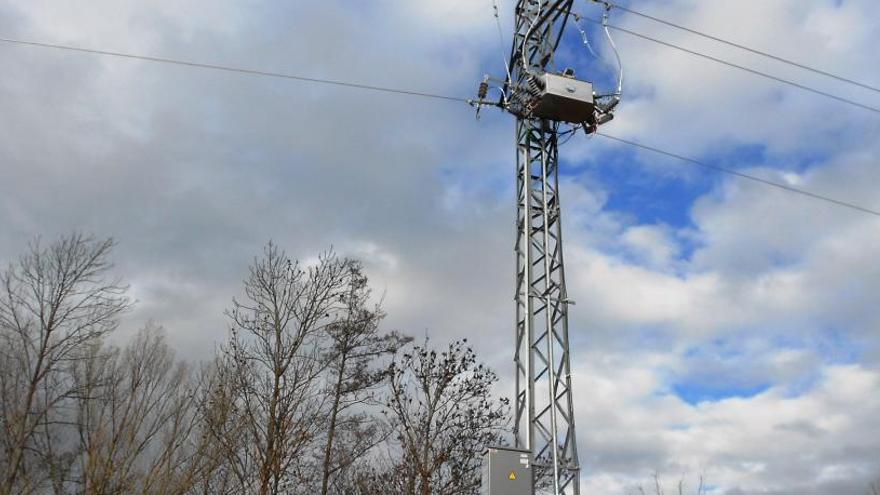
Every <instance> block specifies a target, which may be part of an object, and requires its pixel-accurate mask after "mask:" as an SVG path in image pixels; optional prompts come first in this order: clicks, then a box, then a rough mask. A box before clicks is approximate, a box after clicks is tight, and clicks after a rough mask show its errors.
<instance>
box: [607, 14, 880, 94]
mask: <svg viewBox="0 0 880 495" xmlns="http://www.w3.org/2000/svg"><path fill="white" fill-rule="evenodd" d="M605 3H607V5H609V6H611V7H613V8H616V9H620V10H622V11H624V12H629V13H630V14H634V15H637V16H640V17H643V18H645V19H650V20H652V21H654V22H659V23H660V24H665V25H667V26H670V27H673V28H676V29H680V30H682V31H686V32H688V33H691V34H695V35H697V36H701V37H703V38H706V39H710V40H712V41H717V42H718V43H722V44H725V45H728V46H732V47H734V48H739V49H740V50H745V51H747V52H749V53H753V54H755V55H760V56H762V57H766V58H769V59H771V60H775V61H777V62H782V63H784V64H787V65H791V66H793V67H797V68H799V69H803V70H807V71H810V72H813V73H816V74H819V75H822V76H825V77H830V78H832V79H835V80H837V81H841V82H845V83H847V84H852V85H853V86H858V87H860V88H864V89H869V90H871V91H875V92H877V93H880V88H878V87H877V86H872V85H870V84H866V83H863V82H859V81H856V80H853V79H850V78H847V77H843V76H839V75H837V74H834V73H831V72H828V71H826V70H822V69H818V68H816V67H812V66H809V65H806V64H802V63H799V62H795V61H793V60H790V59H787V58H784V57H780V56H779V55H774V54H772V53H768V52H765V51H761V50H758V49H756V48H752V47H750V46H746V45H743V44H740V43H736V42H733V41H730V40H726V39H724V38H719V37H717V36H713V35H711V34H708V33H704V32H702V31H698V30H696V29H692V28H689V27H686V26H682V25H680V24H676V23H674V22H671V21H667V20H665V19H660V18H658V17H654V16H652V15H648V14H645V13H644V12H639V11H637V10H633V9H631V8H629V7H624V6H623V5H618V4H616V3H612V2H605Z"/></svg>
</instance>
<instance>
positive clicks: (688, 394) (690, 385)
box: [672, 381, 770, 406]
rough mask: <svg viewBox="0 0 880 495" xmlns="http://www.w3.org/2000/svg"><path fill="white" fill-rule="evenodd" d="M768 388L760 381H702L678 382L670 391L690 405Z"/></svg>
mask: <svg viewBox="0 0 880 495" xmlns="http://www.w3.org/2000/svg"><path fill="white" fill-rule="evenodd" d="M769 388H770V385H769V384H766V383H762V384H758V385H752V386H744V387H737V386H727V385H726V384H723V383H717V384H708V383H702V382H688V381H684V382H679V383H676V384H674V385H672V392H673V393H674V394H675V395H676V396H677V397H678V398H680V399H681V400H683V401H685V402H687V403H688V404H690V405H694V406H695V405H697V404H699V403H701V402H718V401H721V400H724V399H731V398H742V399H748V398H751V397H755V396H756V395H759V394H761V393H763V392H765V391H767V390H768V389H769Z"/></svg>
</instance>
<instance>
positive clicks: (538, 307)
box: [511, 0, 580, 495]
mask: <svg viewBox="0 0 880 495" xmlns="http://www.w3.org/2000/svg"><path fill="white" fill-rule="evenodd" d="M566 3H570V2H565V1H557V2H550V1H547V0H538V1H537V2H530V1H529V0H521V1H520V2H519V4H518V5H517V16H516V24H515V29H516V32H515V36H514V47H517V46H518V47H519V48H520V50H525V54H521V53H520V54H517V53H514V55H513V56H512V57H511V58H512V65H511V78H512V79H513V80H514V81H516V82H517V83H519V84H527V81H526V80H527V78H528V77H529V74H528V69H530V68H529V67H525V66H524V65H523V59H525V62H526V63H528V64H534V65H537V66H538V69H539V70H541V71H543V70H545V69H546V65H547V64H548V63H549V62H550V60H551V59H552V58H553V51H554V50H555V45H556V40H557V39H558V37H559V36H561V31H562V29H564V26H558V24H562V23H564V22H565V20H564V19H560V17H561V16H563V15H565V12H566V11H564V10H562V8H563V7H564V6H565V4H566ZM555 9H558V10H555ZM542 17H543V18H544V19H545V20H543V24H542V25H540V28H539V29H540V30H539V32H538V33H537V34H532V33H530V32H529V31H530V30H532V31H534V29H533V25H535V26H537V25H538V23H539V22H541V21H542ZM514 51H518V50H514ZM517 55H519V56H517ZM557 145H558V141H557V133H556V132H555V130H554V126H553V123H552V122H550V121H548V120H546V119H540V118H539V119H535V118H527V117H517V120H516V148H517V150H516V161H517V181H516V188H517V220H516V221H517V243H516V294H515V300H516V354H515V356H514V360H515V365H516V400H515V415H514V436H515V441H516V446H517V447H520V448H524V449H526V450H530V451H532V455H533V456H534V459H535V461H534V462H535V468H536V473H538V476H537V478H536V480H537V482H538V484H539V485H546V484H549V483H552V485H551V486H545V487H544V488H551V489H552V490H553V491H552V493H554V494H568V493H571V494H573V495H578V494H579V493H580V483H579V479H578V478H579V472H580V464H579V461H578V452H577V436H576V435H575V419H574V405H573V404H572V390H571V360H570V353H569V349H570V347H569V340H568V305H569V302H570V301H569V300H568V293H567V292H566V290H565V269H564V263H563V258H562V223H561V218H560V208H559V174H558V172H559V162H558V157H559V154H558V147H557ZM542 474H545V475H549V476H546V477H545V476H542ZM549 478H552V479H549ZM542 482H543V483H542ZM548 482H549V483H548Z"/></svg>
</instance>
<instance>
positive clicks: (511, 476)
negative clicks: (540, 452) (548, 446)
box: [481, 447, 535, 495]
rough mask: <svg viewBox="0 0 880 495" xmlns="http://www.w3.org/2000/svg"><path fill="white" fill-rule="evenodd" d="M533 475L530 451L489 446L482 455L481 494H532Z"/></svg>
mask: <svg viewBox="0 0 880 495" xmlns="http://www.w3.org/2000/svg"><path fill="white" fill-rule="evenodd" d="M533 476H534V475H533V473H532V454H531V452H529V451H527V450H519V449H512V448H508V447H491V448H489V449H488V450H487V451H486V453H485V454H484V455H483V486H482V492H481V495H534V493H535V491H534V477H533Z"/></svg>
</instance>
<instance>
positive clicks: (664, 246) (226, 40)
mask: <svg viewBox="0 0 880 495" xmlns="http://www.w3.org/2000/svg"><path fill="white" fill-rule="evenodd" d="M576 5H577V6H578V7H577V8H578V10H579V11H582V12H584V13H585V14H588V15H590V16H596V15H599V13H600V12H599V11H597V8H596V7H595V6H591V5H590V4H589V3H588V2H586V1H584V0H579V1H578V2H576ZM629 5H630V6H631V7H633V8H636V9H639V10H642V11H646V12H650V13H652V14H654V15H657V16H659V17H662V18H666V19H670V20H673V21H675V22H679V23H682V24H685V25H687V26H693V27H697V28H699V29H702V30H704V31H708V32H711V33H713V34H716V35H718V36H721V37H724V38H729V39H731V40H736V41H739V42H742V43H746V44H748V45H750V46H754V47H757V48H761V49H765V50H768V51H772V52H773V53H777V54H780V55H782V56H785V57H789V58H792V59H795V60H798V61H802V62H804V63H807V64H810V65H814V66H817V67H820V68H823V69H826V70H829V71H831V72H834V73H837V74H841V75H843V76H846V77H849V78H852V79H856V80H859V81H863V82H866V83H869V84H873V85H874V86H880V64H878V63H877V49H876V47H877V46H880V3H878V2H876V1H875V0H809V1H803V0H745V1H733V0H711V1H710V0H700V1H697V0H664V1H648V0H643V1H632V2H630V3H629ZM500 6H501V8H502V9H501V10H502V19H501V20H502V23H503V25H504V29H505V31H508V30H509V29H510V24H511V17H512V15H511V14H512V6H513V2H512V0H500ZM612 19H613V22H614V23H616V24H618V25H621V26H626V27H628V28H629V29H632V30H635V31H638V32H640V33H644V34H649V35H651V36H656V37H658V38H662V39H664V40H667V41H670V42H674V43H680V44H683V45H686V46H688V47H691V48H694V49H698V50H702V51H705V52H707V53H711V54H713V55H715V56H717V57H722V58H724V59H727V60H730V61H732V62H735V63H738V64H742V65H747V66H749V67H752V68H754V69H757V70H762V71H767V72H772V73H773V74H775V75H777V76H779V77H784V78H788V79H791V80H794V81H797V82H799V83H801V84H807V85H811V86H815V87H816V88H818V89H821V90H823V91H828V92H833V93H835V94H837V95H840V96H842V97H845V98H850V99H853V100H857V101H859V102H862V103H864V104H867V105H872V106H880V94H878V92H874V91H871V90H866V89H864V88H856V87H853V86H852V85H847V84H844V83H841V82H839V81H834V80H831V79H828V78H823V77H820V76H818V75H815V74H811V73H809V72H804V71H800V70H796V69H793V68H791V67H787V66H785V65H781V64H778V63H775V62H772V61H768V60H765V59H761V58H758V57H755V56H754V55H749V54H744V53H742V52H738V51H735V50H733V49H731V48H729V47H724V46H721V45H718V44H717V43H712V42H709V41H706V40H702V39H700V38H696V37H694V36H692V35H688V34H686V33H682V32H677V31H674V30H671V29H669V28H668V27H664V26H662V25H659V24H655V23H651V22H650V21H648V20H645V19H641V18H638V17H635V16H632V15H628V14H626V13H623V12H614V13H613V14H612ZM505 36H506V37H507V40H508V41H509V36H508V35H507V34H505ZM590 36H591V38H592V39H593V44H594V47H595V48H596V51H597V52H599V56H600V58H598V59H596V58H594V57H593V56H592V55H591V54H590V53H589V52H588V51H587V50H586V49H585V48H584V47H583V45H582V44H580V42H579V35H578V33H577V32H576V31H575V30H573V29H572V30H570V33H569V36H568V37H567V38H566V40H565V43H564V44H563V46H562V47H561V49H560V55H559V57H560V61H561V62H560V63H562V62H565V63H566V64H568V65H571V66H574V67H577V68H578V69H579V74H581V75H582V76H583V77H586V78H589V79H594V80H596V81H598V82H601V83H606V84H607V83H609V82H610V81H611V80H612V79H613V77H614V69H613V66H612V65H611V64H610V62H611V60H612V58H611V55H610V52H609V51H608V45H607V43H606V42H604V41H603V39H602V38H601V37H600V36H599V34H598V33H597V32H596V31H595V29H594V28H592V27H591V28H590ZM0 37H7V38H18V39H30V40H38V41H46V42H53V43H66V44H72V45H76V46H82V47H90V48H98V49H104V50H114V51H121V52H131V53H140V54H146V55H153V56H160V57H169V58H179V59H186V60H193V61H200V62H205V63H216V64H225V65H232V66H239V67H247V68H253V69H262V70H269V71H279V72H287V73H294V74H301V75H306V76H312V77H326V78H331V79H344V80H351V81H357V82H363V83H368V84H375V85H384V86H391V87H398V88H404V89H412V90H417V91H428V92H433V93H441V94H448V95H454V96H465V97H467V96H470V95H471V94H472V93H473V92H474V88H475V86H476V83H477V82H478V81H479V79H480V78H481V77H482V75H483V74H484V73H487V72H490V73H494V74H496V75H500V74H502V73H503V66H502V64H501V57H502V48H501V46H500V41H499V39H498V32H497V30H496V26H495V23H494V19H493V17H492V2H491V0H371V1H352V0H349V1H346V0H295V1H287V2H281V1H271V0H249V1H232V0H211V1H208V0H183V1H181V0H150V1H143V0H91V1H89V2H69V1H62V0H11V1H9V0H7V1H5V2H0ZM616 39H617V42H618V44H619V46H620V51H621V55H622V58H623V61H624V64H625V67H626V86H625V91H626V98H625V99H624V102H623V103H622V105H621V107H620V111H619V112H618V115H617V119H615V121H614V122H612V123H611V124H609V125H608V126H607V127H606V128H605V132H607V133H609V134H614V135H616V136H620V137H623V138H627V139H633V140H637V141H640V142H643V143H646V144H649V145H655V146H658V147H661V148H664V149H667V150H670V151H674V152H677V153H681V154H684V155H687V156H691V157H694V158H698V159H701V160H704V161H707V162H710V163H712V164H716V165H721V166H725V167H730V168H733V169H736V170H740V171H743V172H747V173H751V174H755V175H758V176H761V177H764V178H767V179H771V180H775V181H779V182H783V183H786V184H790V185H792V186H795V187H799V188H804V189H808V190H810V191H813V192H816V193H820V194H825V195H829V196H833V197H835V198H838V199H841V200H845V201H849V202H852V203H857V204H860V205H862V206H864V207H867V208H872V209H875V210H878V209H880V193H878V189H877V184H878V183H880V164H878V160H877V158H876V157H877V154H878V152H880V140H878V139H877V136H878V134H880V115H878V114H877V113H872V112H869V111H866V110H864V109H859V108H856V107H853V106H848V105H845V104H843V103H840V102H836V101H834V100H831V99H828V98H823V97H821V96H818V95H815V94H810V93H807V92H804V91H801V90H798V89H796V88H793V87H789V86H785V85H781V84H779V83H776V82H772V81H768V80H764V79H761V78H759V77H756V76H754V75H752V74H747V73H743V72H738V71H736V70H733V69H730V68H727V67H724V66H721V65H718V64H715V63H712V62H709V61H706V60H700V59H698V58H694V57H692V56H690V55H687V54H684V53H678V52H675V51H672V50H670V49H668V48H664V47H662V46H659V45H656V44H653V43H649V42H646V41H644V40H639V39H636V38H632V37H628V36H627V35H625V34H619V35H618V36H617V38H616ZM0 60H2V63H3V69H2V70H0V260H3V261H4V262H6V261H7V260H9V259H12V258H13V257H15V256H16V255H17V254H18V253H20V252H21V251H22V250H23V249H24V248H25V246H26V244H27V241H28V240H29V239H32V238H33V237H34V236H42V237H43V238H46V239H51V238H54V237H56V236H58V235H60V234H63V233H66V232H69V231H71V230H72V229H79V230H83V231H86V232H89V233H93V234H95V235H96V236H102V237H106V236H112V237H114V238H116V239H117V240H118V241H119V245H118V248H117V250H116V252H115V259H116V261H117V265H116V271H117V272H118V274H119V275H120V276H122V277H124V278H125V279H126V280H127V281H128V282H129V283H130V284H131V292H132V295H133V296H134V297H135V298H136V299H137V300H138V305H137V309H136V310H135V311H134V312H132V313H131V314H130V315H129V316H128V320H127V322H126V329H125V330H123V331H122V332H123V334H124V333H125V332H130V331H131V330H130V329H132V328H135V327H136V326H137V325H139V324H141V323H142V322H144V321H146V320H148V319H155V320H157V321H159V322H160V323H162V324H163V325H165V326H166V328H167V329H168V331H169V335H170V337H171V339H172V341H173V343H174V345H175V346H176V347H177V348H178V349H179V352H180V354H181V355H182V356H184V357H187V358H189V359H193V360H197V359H203V358H206V357H208V356H210V354H211V352H212V350H213V348H214V346H215V344H216V343H217V342H218V341H219V340H221V339H222V338H223V337H224V335H225V332H226V322H225V321H224V318H223V315H222V313H223V309H224V308H225V307H227V306H228V305H229V301H230V299H231V298H232V297H233V296H234V295H236V294H237V293H238V290H239V286H240V281H241V279H242V278H243V277H244V275H245V271H246V267H247V265H248V263H249V261H250V260H251V259H252V257H253V256H254V255H256V254H258V253H259V251H260V249H261V247H262V246H263V245H264V244H265V243H266V242H267V241H268V240H269V239H273V240H274V241H276V242H277V243H278V244H280V245H281V246H283V247H284V248H285V249H286V250H287V251H288V252H289V254H291V255H292V256H295V257H299V258H310V257H313V256H315V255H316V254H317V253H318V252H320V251H322V250H324V249H327V248H328V247H330V246H333V247H334V249H335V250H336V251H338V252H340V253H343V254H345V255H351V256H356V257H359V258H361V259H362V260H363V261H364V262H365V263H366V265H367V267H368V269H369V273H370V275H371V277H372V281H373V285H374V287H375V290H376V291H377V293H382V294H384V297H385V305H386V309H387V311H388V313H389V318H388V321H387V324H388V328H395V329H401V330H404V331H407V332H409V333H411V334H413V335H417V336H422V335H425V334H429V335H430V336H431V337H432V338H433V339H435V340H436V341H438V342H443V341H447V340H450V339H453V338H458V337H462V336H469V337H470V338H471V341H472V342H474V343H475V346H476V347H477V348H478V350H479V351H480V352H481V354H482V356H483V358H484V359H485V360H486V361H487V362H489V363H491V364H492V365H493V366H494V367H495V368H496V369H497V370H498V371H499V372H500V374H501V375H502V376H504V377H505V381H506V384H505V387H506V386H507V383H509V380H508V378H507V377H508V375H512V365H511V354H512V350H513V342H512V335H513V330H512V324H513V310H514V306H513V301H512V295H513V290H514V289H513V264H514V256H513V252H512V247H513V241H514V235H515V232H514V193H513V179H514V175H513V174H514V168H515V167H514V163H513V157H514V154H513V122H512V119H511V118H510V117H509V116H505V115H503V114H501V113H499V112H497V111H485V112H484V115H483V118H482V120H480V121H476V120H475V119H474V116H473V112H472V110H471V109H470V108H468V107H467V106H466V105H464V104H461V103H454V102H448V101H442V100H432V99H426V98H418V97H408V96H401V95H390V94H383V93H375V92H365V91H360V90H352V89H344V88H337V87H331V86H321V85H313V84H305V83H299V82H294V81H284V80H276V79H269V78H260V77H254V76H245V75H240V74H231V73H222V72H214V71H208V70H200V69H192V68H184V67H179V66H171V65H165V64H156V63H149V62H142V61H133V60H123V59H114V58H108V57H100V56H94V55H87V54H78V53H71V52H62V51H57V50H50V49H44V48H35V47H24V46H13V45H8V44H0ZM562 155H563V185H564V187H563V197H562V201H563V206H564V213H563V215H564V222H565V223H564V226H565V235H566V243H567V244H566V261H567V278H568V280H569V284H570V286H569V293H570V295H571V297H572V298H573V299H574V300H575V301H576V302H577V305H576V306H574V307H573V310H572V314H571V319H572V321H571V329H572V330H571V331H572V338H573V341H574V344H575V346H576V348H575V349H574V350H573V353H574V356H575V362H576V364H575V370H574V372H575V376H574V383H575V393H576V407H577V421H578V432H579V434H580V438H579V441H580V443H579V448H580V452H581V456H582V464H583V467H584V474H583V487H584V489H585V493H596V494H599V493H601V494H608V495H616V494H621V495H622V494H625V493H628V492H629V491H630V490H631V489H632V488H633V487H634V486H635V485H636V484H638V483H639V482H643V481H646V480H648V479H649V477H650V476H651V473H653V472H655V471H656V472H659V473H660V474H661V475H662V476H663V478H664V479H665V480H666V481H667V482H668V483H670V484H671V483H673V482H674V481H675V480H677V479H678V478H680V477H681V476H682V475H683V474H684V475H685V477H686V479H687V482H688V483H689V484H690V486H691V488H692V489H693V485H694V481H695V480H696V479H697V477H698V476H699V475H700V474H702V475H704V477H705V479H706V480H707V482H708V484H709V485H710V487H711V489H712V491H711V493H715V494H728V495H740V494H774V495H782V494H786V495H788V494H791V495H793V494H842V495H846V494H856V495H860V494H862V493H864V492H865V491H866V487H867V484H868V482H869V480H871V479H873V478H876V477H878V476H880V311H878V309H880V300H878V299H880V264H878V262H877V259H876V254H877V253H878V251H880V249H878V248H880V218H877V217H875V216H871V215H868V214H864V213H859V212H856V211H852V210H848V209H845V208H840V207H836V206H833V205H830V204H827V203H823V202H820V201H816V200H813V199H809V198H805V197H802V196H797V195H793V194H790V193H786V192H784V191H780V190H777V189H772V188H768V187H766V186H763V185H760V184H755V183H749V182H744V181H742V180H741V179H738V178H735V177H731V176H723V175H718V174H717V173H714V172H711V171H708V170H704V169H699V168H695V167H694V166H693V165H689V164H687V163H682V162H677V161H674V160H671V159H668V158H664V157H660V156H657V155H652V154H650V153H647V152H642V151H638V150H634V149H632V148H629V147H626V146H622V145H620V144H617V143H614V142H613V141H609V140H606V139H603V138H601V137H596V138H593V139H587V138H585V137H583V136H579V137H577V138H575V139H573V140H572V141H570V142H569V143H568V144H567V145H566V146H565V148H564V149H563V151H562ZM503 391H505V389H504V388H503V387H502V392H503ZM508 395H509V391H508Z"/></svg>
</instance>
